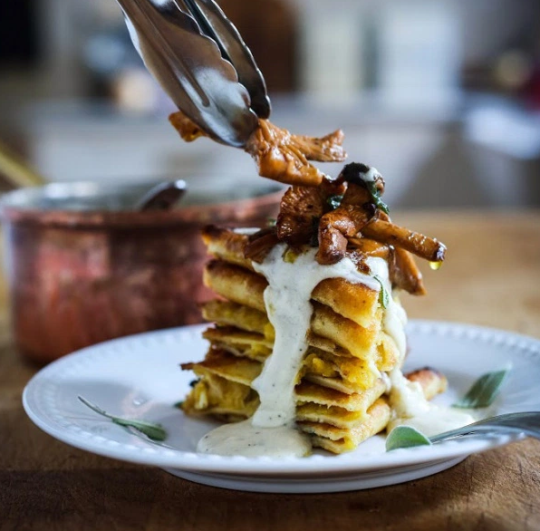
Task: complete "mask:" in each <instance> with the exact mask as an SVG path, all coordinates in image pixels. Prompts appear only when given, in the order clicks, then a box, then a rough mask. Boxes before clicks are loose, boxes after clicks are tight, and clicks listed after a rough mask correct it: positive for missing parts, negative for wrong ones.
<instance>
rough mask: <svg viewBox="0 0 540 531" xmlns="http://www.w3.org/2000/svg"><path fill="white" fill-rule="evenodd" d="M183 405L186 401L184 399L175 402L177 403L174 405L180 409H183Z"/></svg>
mask: <svg viewBox="0 0 540 531" xmlns="http://www.w3.org/2000/svg"><path fill="white" fill-rule="evenodd" d="M183 405H184V401H183V400H179V401H178V402H175V403H174V404H173V407H176V408H178V409H181V408H182V406H183Z"/></svg>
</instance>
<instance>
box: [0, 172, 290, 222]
mask: <svg viewBox="0 0 540 531" xmlns="http://www.w3.org/2000/svg"><path fill="white" fill-rule="evenodd" d="M54 184H57V183H54ZM62 184H64V183H62ZM85 184H91V185H93V184H95V183H84V182H77V183H66V186H67V187H69V186H70V185H85ZM153 184H156V183H155V182H154V183H153ZM50 186H51V185H50V184H49V185H45V186H43V187H40V189H41V190H45V189H47V188H48V187H50ZM272 189H273V191H269V192H267V193H265V192H264V191H263V190H264V188H263V187H259V188H253V190H258V191H259V193H260V195H255V196H251V197H246V198H239V199H232V200H228V201H223V202H216V203H208V204H197V205H188V206H185V207H181V208H179V209H174V210H169V211H148V212H138V211H134V210H117V211H111V210H105V209H103V210H99V209H96V210H68V209H50V210H49V209H44V208H34V207H21V206H15V205H10V204H8V201H9V197H10V196H12V194H16V193H19V192H22V191H21V190H15V191H14V192H8V193H7V194H5V195H4V196H3V197H2V198H0V218H1V219H2V221H4V222H8V223H12V224H13V223H16V224H26V225H38V226H49V227H58V228H65V229H79V228H96V229H99V228H156V227H190V226H191V227H201V226H204V225H207V224H211V223H227V224H229V225H234V224H244V223H246V222H249V221H251V220H255V219H261V218H264V216H265V215H268V212H270V211H271V209H272V208H273V207H276V206H277V205H278V204H279V201H280V199H281V197H282V195H283V191H284V190H283V189H282V188H279V189H278V188H276V187H275V186H274V187H271V186H269V187H268V190H272ZM34 190H35V189H34Z"/></svg>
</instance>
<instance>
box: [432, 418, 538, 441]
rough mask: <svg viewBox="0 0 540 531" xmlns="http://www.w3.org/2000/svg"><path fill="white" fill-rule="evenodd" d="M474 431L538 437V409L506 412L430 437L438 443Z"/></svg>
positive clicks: (473, 432)
mask: <svg viewBox="0 0 540 531" xmlns="http://www.w3.org/2000/svg"><path fill="white" fill-rule="evenodd" d="M476 433H486V434H492V435H498V434H504V433H524V434H525V435H528V436H529V437H534V438H535V439H540V411H527V412H521V413H507V414H505V415H497V416H495V417H490V418H487V419H483V420H479V421H478V422H474V423H473V424H469V425H468V426H463V427H462V428H457V429H455V430H451V431H446V432H444V433H441V434H439V435H435V436H434V437H430V438H429V439H430V441H431V442H432V443H440V442H443V441H448V440H451V439H457V438H460V437H465V436H467V435H473V434H476Z"/></svg>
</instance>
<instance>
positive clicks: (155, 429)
mask: <svg viewBox="0 0 540 531" xmlns="http://www.w3.org/2000/svg"><path fill="white" fill-rule="evenodd" d="M77 398H78V399H79V400H80V401H81V402H82V403H83V404H84V405H85V406H87V407H89V408H90V409H91V410H92V411H94V412H95V413H97V414H98V415H101V416H102V417H106V418H108V419H110V420H111V421H112V422H114V423H115V424H118V425H119V426H124V427H125V428H133V429H135V430H137V431H139V432H141V433H142V434H143V435H146V436H147V437H148V438H149V439H151V440H152V441H164V440H165V439H166V438H167V432H166V431H165V429H164V428H163V426H161V424H153V423H151V422H146V421H144V420H131V419H124V418H121V417H115V416H114V415H110V414H109V413H107V412H106V411H104V410H103V409H101V408H100V407H98V406H96V405H95V404H92V403H91V402H88V400H86V398H83V397H82V396H78V397H77Z"/></svg>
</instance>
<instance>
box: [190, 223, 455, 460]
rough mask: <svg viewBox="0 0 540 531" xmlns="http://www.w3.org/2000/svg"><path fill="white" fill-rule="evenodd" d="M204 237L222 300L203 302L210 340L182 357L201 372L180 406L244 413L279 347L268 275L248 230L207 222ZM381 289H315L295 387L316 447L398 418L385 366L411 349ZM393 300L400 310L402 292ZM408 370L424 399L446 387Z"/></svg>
mask: <svg viewBox="0 0 540 531" xmlns="http://www.w3.org/2000/svg"><path fill="white" fill-rule="evenodd" d="M203 239H204V242H205V244H206V246H207V248H208V251H209V253H210V254H211V255H212V256H213V260H211V261H210V262H209V263H208V265H207V266H206V268H205V271H204V282H205V284H206V285H207V286H209V287H210V288H212V289H213V290H214V291H215V293H216V294H217V295H218V296H219V297H220V299H216V300H212V301H210V302H207V303H205V304H204V305H203V306H202V312H203V316H204V318H205V319H207V320H208V321H211V322H213V323H214V326H211V327H209V328H208V329H207V330H206V331H205V333H204V337H205V338H206V339H207V340H208V341H209V343H210V347H209V350H208V353H207V355H206V357H205V359H204V360H203V361H201V362H198V363H185V364H183V365H182V368H183V369H185V370H192V371H193V372H194V373H195V374H196V376H197V377H198V380H197V381H196V383H195V384H194V386H193V388H192V390H191V391H190V393H189V394H188V396H187V397H186V399H185V401H184V402H183V405H182V408H183V410H184V412H185V413H187V414H189V415H213V416H217V417H218V418H221V419H223V420H225V421H236V420H241V419H246V418H249V417H251V416H252V415H253V414H254V413H255V411H256V410H257V408H258V406H259V403H260V400H259V396H258V394H257V392H256V391H255V390H254V389H253V388H252V383H253V382H254V381H255V380H256V379H257V377H259V375H260V374H261V371H262V369H263V366H264V364H265V361H267V360H268V359H270V357H271V356H272V352H273V347H274V341H275V330H274V327H273V326H272V324H271V322H270V320H269V317H268V310H267V304H266V303H265V297H264V292H265V289H266V288H267V286H268V280H267V278H265V276H264V274H261V272H257V271H256V264H254V262H253V261H252V260H251V259H248V258H246V250H247V248H248V246H249V244H250V241H251V240H250V236H249V235H248V234H244V233H241V232H235V231H232V230H225V229H218V228H216V227H208V228H206V229H205V230H204V232H203ZM304 250H305V249H304V248H299V249H295V250H294V253H295V254H294V256H293V257H292V258H291V257H290V256H285V258H284V259H292V260H294V259H296V258H295V257H297V256H298V255H299V254H300V255H301V253H303V252H304ZM289 251H290V249H289V250H288V251H287V252H289ZM381 290H382V288H381ZM381 290H377V289H375V288H374V287H373V286H368V285H366V284H362V283H359V282H353V281H351V280H347V279H346V278H342V277H336V278H327V279H323V280H322V281H320V282H319V283H318V284H317V285H316V286H315V288H314V289H313V290H312V292H311V307H312V312H311V317H310V323H309V330H308V331H307V337H306V344H307V348H306V350H305V352H304V353H303V354H302V362H301V366H300V368H299V370H298V371H297V374H296V380H295V384H296V385H295V389H294V396H295V401H296V418H295V421H296V426H297V427H298V429H300V430H301V431H302V432H304V433H306V434H308V435H309V437H310V440H311V443H312V445H313V446H316V447H321V448H324V449H326V450H328V451H330V452H333V453H342V452H345V451H350V450H352V449H354V448H356V447H357V446H358V444H360V443H361V442H362V441H364V440H366V439H367V438H369V437H371V436H372V435H375V434H376V433H378V432H380V431H382V430H384V428H385V427H386V425H387V424H388V422H389V420H390V418H391V414H392V411H391V406H390V405H389V400H388V395H387V392H388V390H389V377H388V374H389V373H391V372H392V371H394V370H395V369H399V368H401V365H402V363H403V360H404V351H403V345H400V344H399V341H397V340H396V337H393V336H392V334H391V333H389V325H388V323H386V322H385V318H387V313H388V312H387V309H386V308H385V307H384V306H385V303H384V300H383V298H382V297H381ZM390 296H391V295H390ZM391 303H392V304H393V305H395V306H396V312H397V313H398V314H399V311H401V310H400V304H399V300H398V299H397V297H394V298H392V301H391ZM387 304H388V302H387ZM399 315H401V314H399ZM408 377H409V378H410V380H411V381H414V382H416V383H417V385H418V386H420V387H421V388H422V390H423V391H424V394H425V396H426V397H427V398H432V397H433V396H434V395H435V394H437V393H439V392H441V391H443V390H444V388H445V386H446V379H445V378H444V376H442V375H440V374H439V373H437V372H436V371H433V370H431V369H424V370H422V371H417V372H416V373H413V374H411V375H408Z"/></svg>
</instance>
